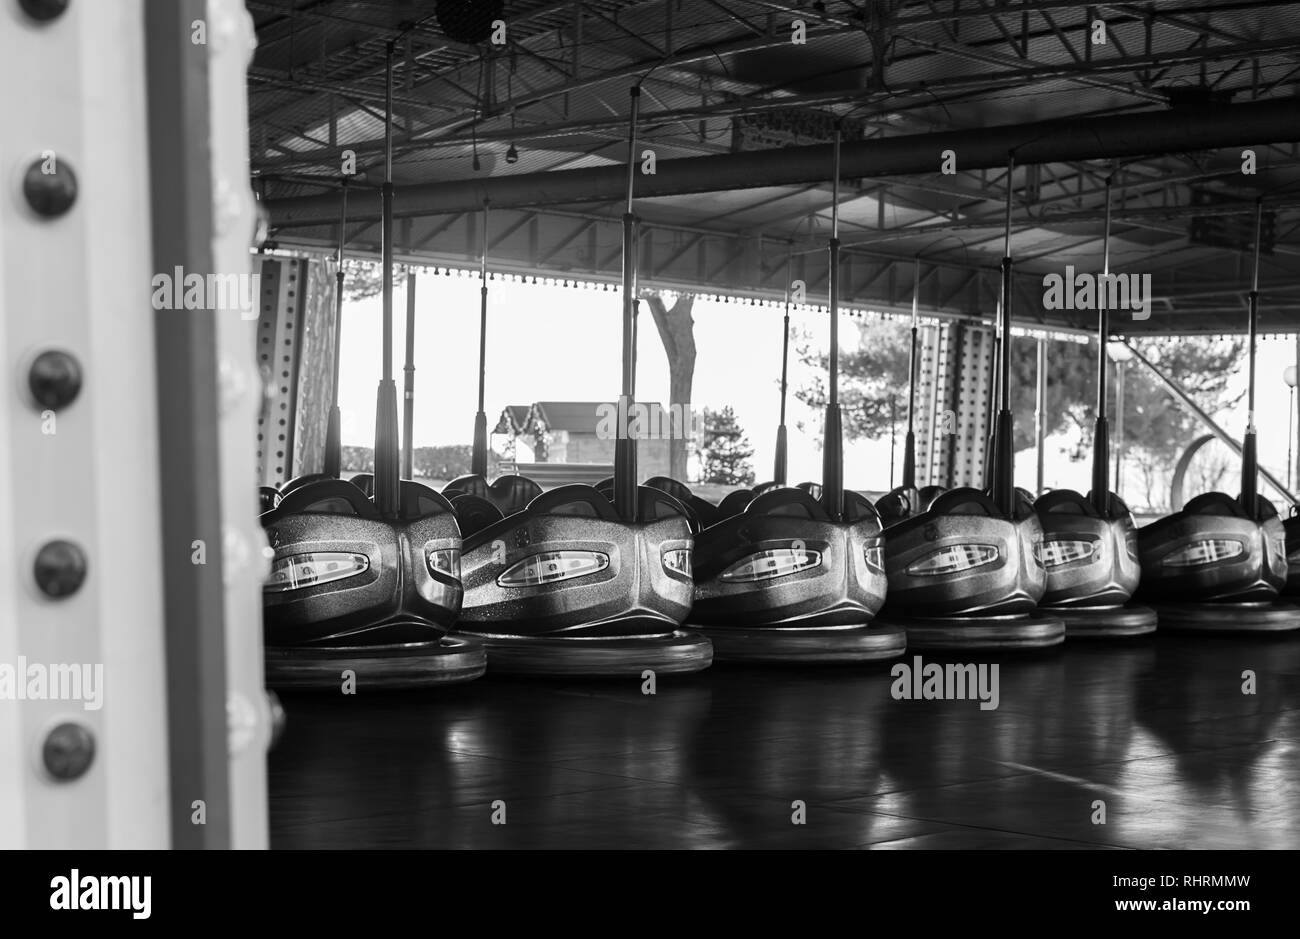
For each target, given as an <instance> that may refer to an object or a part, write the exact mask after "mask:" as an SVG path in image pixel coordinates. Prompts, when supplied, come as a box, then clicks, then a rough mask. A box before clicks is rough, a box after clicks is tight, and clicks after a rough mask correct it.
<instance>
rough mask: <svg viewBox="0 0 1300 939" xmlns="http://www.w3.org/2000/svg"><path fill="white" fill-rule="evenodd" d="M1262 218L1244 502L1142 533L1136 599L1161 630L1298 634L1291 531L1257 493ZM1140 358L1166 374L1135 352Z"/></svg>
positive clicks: (1205, 504) (1169, 520) (1251, 331)
mask: <svg viewBox="0 0 1300 939" xmlns="http://www.w3.org/2000/svg"><path fill="white" fill-rule="evenodd" d="M1261 213H1262V205H1261V204H1260V203H1258V202H1257V203H1256V208H1255V251H1254V271H1253V274H1252V284H1251V290H1250V294H1249V303H1248V314H1247V316H1248V319H1247V333H1248V336H1249V339H1248V342H1247V347H1248V350H1249V381H1248V384H1247V395H1248V404H1247V408H1248V413H1249V414H1250V415H1251V417H1250V420H1249V423H1248V424H1247V427H1246V437H1245V440H1244V442H1243V445H1242V448H1241V495H1240V496H1238V497H1237V498H1236V499H1234V498H1232V497H1231V496H1229V495H1228V494H1227V493H1223V492H1208V493H1205V494H1204V495H1200V496H1197V497H1196V498H1194V499H1192V500H1191V501H1189V502H1188V503H1187V504H1186V505H1185V506H1184V507H1183V509H1182V510H1181V511H1179V512H1175V513H1174V514H1172V515H1169V516H1166V517H1165V518H1162V519H1158V520H1157V521H1154V522H1152V523H1151V524H1150V525H1145V526H1143V527H1142V528H1140V529H1138V533H1137V540H1138V560H1139V562H1140V563H1141V566H1142V578H1141V582H1140V584H1139V587H1138V597H1139V599H1142V600H1144V601H1149V602H1150V603H1151V604H1152V605H1153V606H1154V607H1155V609H1156V613H1157V615H1158V616H1159V617H1160V629H1161V630H1176V631H1191V632H1210V633H1225V634H1234V633H1235V634H1240V633H1257V632H1261V633H1268V632H1286V631H1290V630H1295V629H1300V605H1297V604H1296V603H1295V602H1294V601H1292V600H1286V599H1283V600H1279V599H1278V595H1279V593H1280V592H1281V591H1282V589H1283V588H1284V587H1285V586H1286V583H1287V577H1288V573H1289V569H1288V568H1289V565H1288V552H1287V543H1286V542H1287V532H1286V528H1285V526H1284V524H1283V522H1282V520H1281V519H1280V518H1279V517H1278V514H1277V510H1276V509H1275V508H1274V507H1273V504H1272V503H1271V502H1269V501H1268V500H1267V499H1265V498H1264V497H1263V496H1261V495H1260V494H1259V493H1258V490H1257V486H1258V482H1259V479H1258V477H1259V460H1258V441H1257V437H1256V431H1255V424H1254V414H1255V343H1256V337H1257V333H1258V322H1259V241H1260V238H1259V235H1260V216H1261ZM1134 355H1135V357H1136V358H1138V359H1139V360H1141V361H1142V362H1143V363H1144V364H1146V365H1147V367H1148V368H1151V369H1152V370H1153V371H1155V372H1156V374H1157V375H1159V374H1160V372H1159V369H1157V368H1156V367H1155V366H1153V365H1152V364H1151V363H1150V362H1149V361H1148V360H1147V359H1146V357H1145V356H1143V355H1142V354H1141V353H1139V352H1137V350H1134ZM1162 377H1163V376H1162ZM1165 383H1166V384H1168V385H1171V384H1172V383H1170V382H1168V380H1165Z"/></svg>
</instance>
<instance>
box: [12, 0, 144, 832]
mask: <svg viewBox="0 0 1300 939" xmlns="http://www.w3.org/2000/svg"><path fill="white" fill-rule="evenodd" d="M142 21H143V12H142V4H141V2H140V0H115V2H113V3H73V4H70V5H69V6H68V8H67V9H66V11H64V12H63V13H62V14H61V15H58V16H56V17H54V18H53V19H51V20H48V21H45V22H38V21H36V20H33V19H32V18H30V17H29V16H28V15H27V14H26V13H24V12H23V10H22V8H21V7H20V5H19V4H18V3H3V4H0V73H3V75H4V82H5V84H6V85H7V86H8V87H9V88H10V89H11V90H10V93H8V94H7V96H6V97H7V105H6V123H7V126H8V130H7V131H6V133H5V137H4V148H3V152H0V187H2V188H3V195H2V196H0V362H2V363H3V373H4V376H5V380H4V384H3V391H2V392H0V669H3V668H4V667H5V666H9V668H10V669H11V670H13V669H14V668H15V667H16V666H18V665H19V664H21V660H22V659H24V658H25V660H26V666H27V669H28V670H29V671H31V670H35V671H36V672H39V671H41V670H44V671H45V673H46V674H47V675H53V674H54V672H53V669H54V668H56V667H57V666H60V665H63V666H73V665H81V666H90V669H91V671H90V676H91V677H92V680H93V676H94V675H95V671H96V668H97V667H98V668H99V671H100V673H101V674H102V679H103V684H102V686H101V687H98V688H95V689H93V690H94V691H95V692H96V693H98V694H99V695H102V698H101V700H100V701H99V702H98V703H99V704H100V707H99V708H98V709H94V710H90V709H87V707H86V705H87V704H90V705H91V706H92V707H93V705H94V703H95V702H94V701H89V702H87V701H75V700H51V699H50V698H49V695H50V692H51V691H53V690H55V689H52V688H50V687H47V688H46V689H45V695H46V698H45V699H44V700H22V701H15V700H11V699H8V697H7V695H6V689H5V688H4V687H3V681H4V679H3V677H0V848H21V847H28V848H150V847H152V848H157V847H167V846H168V844H169V843H170V824H169V818H168V806H169V800H170V793H169V791H168V748H167V725H166V721H167V708H166V687H165V682H164V680H163V676H164V646H163V643H164V622H163V604H162V565H161V562H160V560H159V547H158V532H159V530H160V514H159V506H158V502H157V493H158V491H159V488H160V485H161V481H160V479H159V469H158V450H157V447H158V440H159V434H158V426H157V416H156V409H155V382H154V378H155V376H154V350H153V343H152V339H151V337H152V329H153V311H152V309H151V308H150V304H149V297H150V290H149V282H150V277H151V276H152V259H151V255H150V236H149V221H150V220H149V206H150V198H149V188H150V178H149V163H148V159H147V154H148V142H147V125H146V121H147V115H146V105H145V65H144V63H145V60H146V58H147V55H148V52H147V51H146V49H145V42H144V33H143V31H142V29H141V24H142ZM20 88H21V89H25V90H24V91H21V92H20V91H18V89H20ZM33 165H35V167H36V170H35V171H34V173H33V174H32V175H26V174H28V173H29V172H31V167H33ZM74 176H75V189H72V188H62V187H63V186H64V185H67V186H71V183H72V179H73V177H74ZM25 181H30V182H31V183H33V184H34V185H35V187H36V188H37V189H38V190H44V191H45V192H46V193H47V195H48V196H49V197H50V198H51V199H54V200H55V201H58V200H59V199H60V198H62V199H63V200H65V201H66V198H67V196H69V195H70V196H71V197H72V199H71V204H70V205H68V206H66V208H65V209H64V210H63V211H62V212H58V213H52V214H42V213H41V212H40V211H38V210H37V209H36V208H34V207H33V205H32V203H31V201H30V200H29V198H28V197H27V195H25V191H24V183H25ZM59 192H62V193H63V196H62V197H60V196H58V195H56V193H59ZM42 355H45V356H46V358H45V359H44V360H43V361H44V362H45V363H46V365H47V366H48V367H49V372H48V376H47V379H46V380H47V391H46V394H47V395H48V397H47V400H46V401H44V402H38V401H36V400H35V398H34V396H33V395H32V393H31V389H30V378H31V376H32V369H33V365H34V363H36V362H37V361H38V357H40V356H42ZM51 356H53V357H51ZM73 368H75V369H76V370H78V371H79V372H80V383H79V384H80V387H79V390H76V392H75V395H74V394H73V391H74V388H75V387H76V383H75V382H69V381H68V380H67V376H68V375H69V374H70V373H69V371H68V370H70V369H73ZM59 371H62V372H63V378H62V379H60V378H59V375H58V372H59ZM56 541H63V542H65V543H66V546H65V547H63V548H62V549H61V550H59V551H55V550H52V549H50V548H49V546H50V545H51V544H52V543H53V542H56ZM43 548H44V549H45V557H46V558H47V560H48V561H50V562H52V564H53V567H51V568H50V570H51V571H52V572H55V576H54V580H58V581H61V586H58V587H56V588H55V590H54V592H55V593H56V594H61V595H59V596H51V595H50V594H49V593H47V592H45V591H43V590H42V589H41V588H40V587H39V586H38V583H37V578H36V577H35V574H34V565H35V563H36V559H37V557H38V556H39V555H40V554H41V552H42V549H43ZM78 559H80V562H84V576H82V577H79V576H78V574H77V570H76V568H77V566H78V563H79V561H78ZM79 580H80V584H79V585H78V581H79ZM51 586H53V585H52V584H51ZM33 673H35V672H33ZM64 674H65V675H66V674H69V673H67V672H64ZM16 677H17V678H18V680H19V681H22V682H24V684H26V682H27V676H16ZM83 677H84V673H83ZM26 690H37V689H34V688H30V689H26ZM65 690H67V691H71V690H73V689H72V688H71V687H69V688H68V689H65ZM80 690H81V693H82V696H83V698H84V697H87V696H88V695H87V692H88V691H89V690H92V689H87V688H86V687H82V688H81V689H80ZM9 693H10V694H12V689H10V691H9ZM56 728H61V729H58V730H56Z"/></svg>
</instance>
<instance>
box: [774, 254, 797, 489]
mask: <svg viewBox="0 0 1300 939" xmlns="http://www.w3.org/2000/svg"><path fill="white" fill-rule="evenodd" d="M793 274H794V244H793V242H792V243H791V245H790V253H789V254H787V255H786V259H785V316H784V318H783V319H782V332H781V422H780V423H779V424H777V426H776V463H775V465H774V466H773V468H772V479H773V481H774V482H776V484H777V485H778V486H784V485H785V482H786V472H787V469H788V464H789V457H788V455H787V443H786V431H785V396H786V390H787V389H788V387H789V374H790V278H791V276H792V275H793Z"/></svg>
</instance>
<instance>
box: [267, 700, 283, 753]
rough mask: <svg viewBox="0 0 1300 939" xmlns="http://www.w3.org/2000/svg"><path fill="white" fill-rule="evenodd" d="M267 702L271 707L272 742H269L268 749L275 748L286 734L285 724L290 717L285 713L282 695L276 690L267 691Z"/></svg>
mask: <svg viewBox="0 0 1300 939" xmlns="http://www.w3.org/2000/svg"><path fill="white" fill-rule="evenodd" d="M266 702H267V704H269V705H270V707H271V742H270V743H269V744H267V749H268V750H274V749H275V747H276V744H278V743H279V742H280V738H281V737H282V736H284V725H285V723H286V722H287V721H288V718H287V717H286V716H285V713H284V705H283V704H281V703H280V696H279V695H277V694H276V693H275V692H274V691H269V690H268V691H267V692H266Z"/></svg>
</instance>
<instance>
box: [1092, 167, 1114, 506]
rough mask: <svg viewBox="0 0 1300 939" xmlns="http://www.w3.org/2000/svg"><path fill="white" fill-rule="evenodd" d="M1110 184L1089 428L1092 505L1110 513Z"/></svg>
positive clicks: (1107, 191)
mask: <svg viewBox="0 0 1300 939" xmlns="http://www.w3.org/2000/svg"><path fill="white" fill-rule="evenodd" d="M1110 186H1111V177H1110V176H1107V177H1106V223H1105V227H1104V228H1103V229H1102V235H1101V273H1102V282H1101V285H1100V286H1099V287H1098V289H1097V418H1096V421H1095V422H1094V424H1093V431H1092V492H1091V493H1089V496H1090V497H1091V501H1092V507H1093V508H1094V509H1096V510H1097V514H1098V515H1100V516H1101V517H1102V518H1109V517H1110V422H1109V421H1108V420H1107V418H1106V406H1107V394H1106V372H1107V366H1106V344H1107V342H1109V341H1110V308H1109V307H1108V306H1107V305H1106V290H1107V289H1108V287H1107V286H1106V285H1108V284H1109V283H1110Z"/></svg>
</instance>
